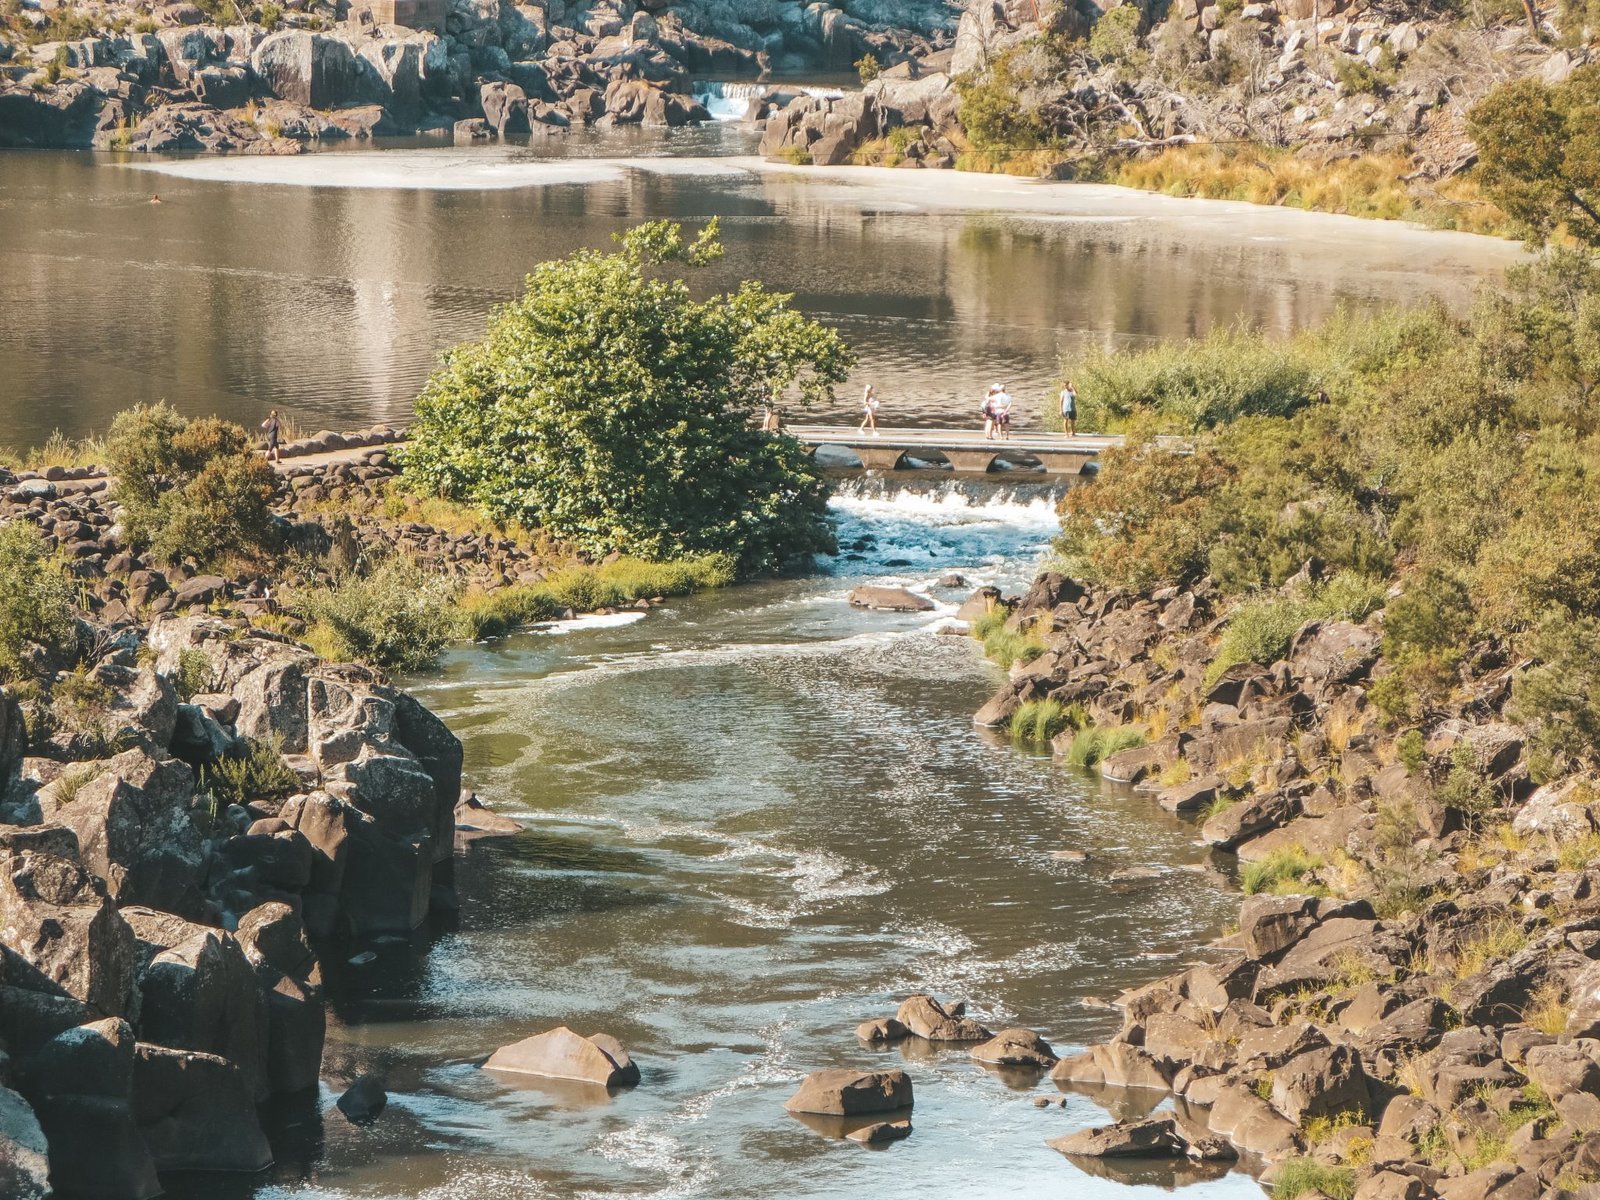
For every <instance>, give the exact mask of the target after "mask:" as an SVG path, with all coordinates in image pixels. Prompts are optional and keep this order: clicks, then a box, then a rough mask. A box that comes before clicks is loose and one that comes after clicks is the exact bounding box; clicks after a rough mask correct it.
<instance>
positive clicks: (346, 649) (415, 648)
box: [289, 557, 456, 671]
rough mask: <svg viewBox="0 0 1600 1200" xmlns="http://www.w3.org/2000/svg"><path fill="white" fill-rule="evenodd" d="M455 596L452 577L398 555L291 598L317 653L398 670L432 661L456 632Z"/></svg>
mask: <svg viewBox="0 0 1600 1200" xmlns="http://www.w3.org/2000/svg"><path fill="white" fill-rule="evenodd" d="M454 601H455V588H454V586H453V584H452V583H451V582H450V580H448V579H446V578H442V577H439V576H432V575H429V574H427V573H426V572H424V571H423V570H422V569H421V568H420V567H418V566H417V565H416V564H414V563H412V562H409V561H408V560H406V559H403V558H399V557H394V558H388V559H384V560H382V561H381V562H379V563H377V564H376V565H374V566H371V567H368V568H363V567H356V568H353V569H352V570H350V571H347V572H345V573H344V574H342V575H340V576H338V577H337V578H336V579H335V580H334V581H333V582H332V584H331V585H329V586H326V587H315V588H304V589H300V590H297V591H295V592H294V593H293V594H291V595H290V597H289V604H290V605H291V606H292V607H293V608H294V609H295V611H297V612H298V613H300V614H301V615H302V616H303V617H304V618H305V619H306V620H307V621H309V622H310V623H311V628H310V630H309V631H308V632H307V635H306V640H307V642H308V643H309V644H310V645H311V646H312V647H313V648H314V649H315V650H316V651H317V652H318V653H319V654H321V655H323V656H324V657H325V658H329V659H332V660H334V661H336V662H365V663H370V664H372V665H373V666H375V667H381V668H383V669H385V670H396V671H417V670H422V669H424V668H426V667H430V666H432V665H433V663H434V662H435V660H437V658H438V657H439V652H440V651H441V650H443V649H444V646H445V643H447V642H448V641H449V640H450V639H451V637H452V636H454V634H455V631H456V618H455V608H454Z"/></svg>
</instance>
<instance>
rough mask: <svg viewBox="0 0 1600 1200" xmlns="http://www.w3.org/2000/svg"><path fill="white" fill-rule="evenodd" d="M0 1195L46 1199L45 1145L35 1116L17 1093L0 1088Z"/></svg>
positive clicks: (47, 1160)
mask: <svg viewBox="0 0 1600 1200" xmlns="http://www.w3.org/2000/svg"><path fill="white" fill-rule="evenodd" d="M0 1196H6V1197H8V1198H9V1200H49V1196H50V1158H49V1145H48V1143H47V1142H46V1141H45V1137H44V1130H43V1129H41V1128H40V1127H39V1118H38V1117H37V1116H35V1115H34V1111H33V1108H32V1107H31V1106H30V1105H29V1104H28V1102H27V1101H26V1100H24V1099H23V1098H22V1097H21V1096H20V1095H19V1094H18V1093H16V1092H13V1091H12V1090H11V1089H10V1088H7V1087H0Z"/></svg>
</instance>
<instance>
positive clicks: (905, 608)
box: [849, 587, 938, 612]
mask: <svg viewBox="0 0 1600 1200" xmlns="http://www.w3.org/2000/svg"><path fill="white" fill-rule="evenodd" d="M849 598H850V604H851V606H852V607H854V608H872V609H877V610H879V611H880V612H932V611H933V610H934V609H935V608H937V607H938V606H937V605H936V604H934V602H933V601H932V600H929V599H928V598H927V597H926V596H919V595H917V594H916V593H915V592H908V591H907V590H906V589H905V588H894V587H858V588H856V589H855V590H854V591H852V592H851V593H850V597H849Z"/></svg>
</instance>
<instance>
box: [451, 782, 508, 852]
mask: <svg viewBox="0 0 1600 1200" xmlns="http://www.w3.org/2000/svg"><path fill="white" fill-rule="evenodd" d="M521 832H522V822H521V821H514V820H512V819H511V818H510V817H503V816H501V815H500V814H499V813H497V812H495V811H494V810H493V809H491V808H489V807H487V806H486V805H485V804H484V803H483V801H482V800H479V799H478V794H477V793H476V792H466V793H464V794H463V795H462V797H461V799H460V801H459V802H458V803H457V804H456V841H457V842H458V843H462V842H473V841H477V840H478V839H479V838H501V837H513V836H515V835H516V834H519V833H521Z"/></svg>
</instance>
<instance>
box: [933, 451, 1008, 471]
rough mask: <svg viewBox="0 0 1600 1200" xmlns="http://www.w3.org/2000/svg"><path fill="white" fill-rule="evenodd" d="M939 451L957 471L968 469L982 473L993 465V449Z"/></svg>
mask: <svg viewBox="0 0 1600 1200" xmlns="http://www.w3.org/2000/svg"><path fill="white" fill-rule="evenodd" d="M941 453H942V454H943V455H944V456H945V458H946V459H947V460H948V461H949V463H950V466H951V468H952V469H954V470H957V471H970V472H973V473H975V474H978V475H982V474H984V473H985V472H986V471H988V470H989V468H990V467H992V466H994V458H995V452H994V451H993V450H944V451H941Z"/></svg>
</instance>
